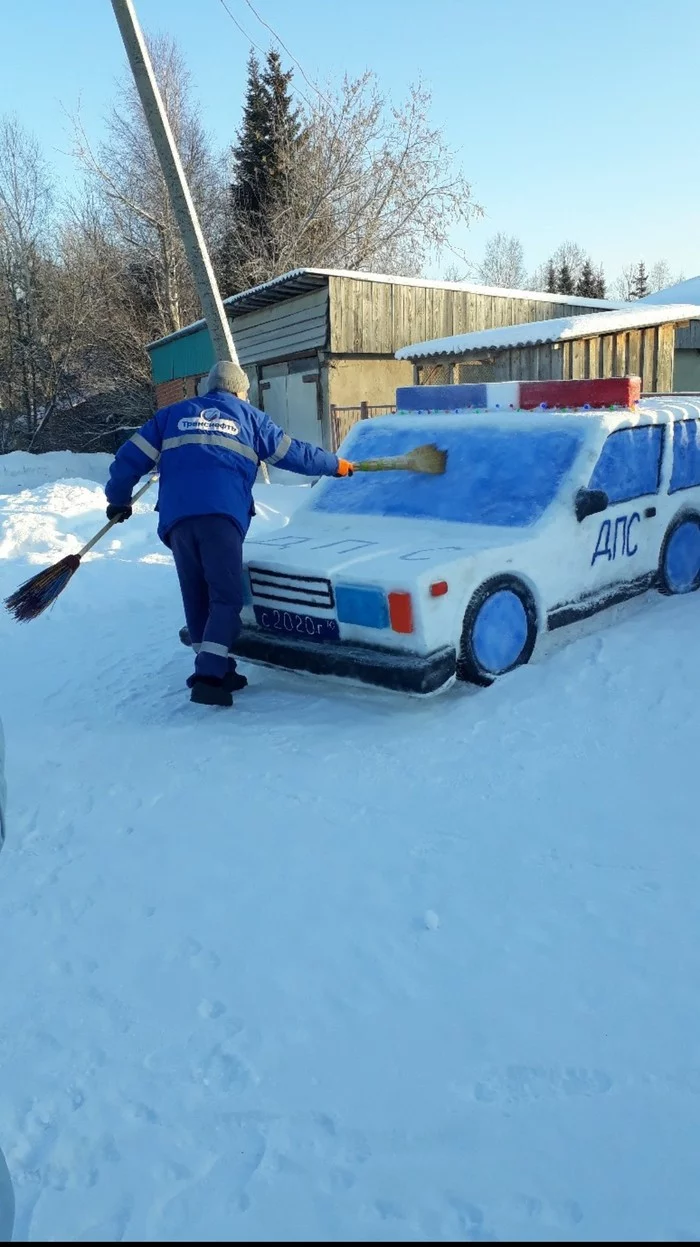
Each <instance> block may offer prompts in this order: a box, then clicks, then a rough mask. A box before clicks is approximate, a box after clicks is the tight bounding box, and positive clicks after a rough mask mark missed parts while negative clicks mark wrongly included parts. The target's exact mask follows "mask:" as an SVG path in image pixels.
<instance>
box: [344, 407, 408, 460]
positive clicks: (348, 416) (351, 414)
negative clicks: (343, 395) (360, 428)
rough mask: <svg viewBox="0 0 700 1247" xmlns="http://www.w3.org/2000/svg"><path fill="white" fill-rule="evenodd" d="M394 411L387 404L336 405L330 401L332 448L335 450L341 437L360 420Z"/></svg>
mask: <svg viewBox="0 0 700 1247" xmlns="http://www.w3.org/2000/svg"><path fill="white" fill-rule="evenodd" d="M395 411H396V408H395V407H392V406H390V405H389V404H385V405H383V406H382V405H376V404H374V405H373V404H372V403H360V405H359V407H337V406H336V404H335V403H331V436H332V439H333V450H337V449H338V447H339V446H340V443H341V442H342V441H343V438H345V437H347V435H348V433H349V432H350V430H351V428H353V426H354V425H356V424H357V423H358V422H359V421H360V420H371V418H372V417H373V416H391V415H393V414H394V412H395Z"/></svg>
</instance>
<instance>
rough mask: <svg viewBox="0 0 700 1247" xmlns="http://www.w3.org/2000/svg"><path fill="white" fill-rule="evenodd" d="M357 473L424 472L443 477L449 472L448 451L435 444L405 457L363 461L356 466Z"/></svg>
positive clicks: (417, 449) (419, 447) (412, 451)
mask: <svg viewBox="0 0 700 1247" xmlns="http://www.w3.org/2000/svg"><path fill="white" fill-rule="evenodd" d="M354 470H355V471H356V472H424V473H427V474H428V475H429V476H442V475H443V473H444V472H445V471H446V470H447V451H446V450H440V449H439V448H438V447H437V446H436V445H435V443H434V442H430V443H429V444H428V445H426V446H416V449H415V450H409V451H408V453H407V454H405V455H393V456H391V457H390V458H387V459H363V460H362V461H361V462H360V463H355V464H354Z"/></svg>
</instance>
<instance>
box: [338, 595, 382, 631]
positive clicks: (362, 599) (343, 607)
mask: <svg viewBox="0 0 700 1247" xmlns="http://www.w3.org/2000/svg"><path fill="white" fill-rule="evenodd" d="M335 604H336V609H337V612H338V621H339V623H348V624H359V626H360V627H362V628H388V627H389V604H388V602H387V600H386V594H385V593H384V592H383V590H382V589H377V588H375V587H374V586H372V585H336V586H335Z"/></svg>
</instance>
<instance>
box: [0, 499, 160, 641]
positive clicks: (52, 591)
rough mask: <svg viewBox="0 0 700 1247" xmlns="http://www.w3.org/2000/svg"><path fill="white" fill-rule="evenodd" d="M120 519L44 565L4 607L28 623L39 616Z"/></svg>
mask: <svg viewBox="0 0 700 1247" xmlns="http://www.w3.org/2000/svg"><path fill="white" fill-rule="evenodd" d="M155 479H156V478H155V476H152V477H150V479H149V480H147V481H146V484H145V485H143V486H142V487H141V489H139V491H138V493H136V494H134V497H133V500H132V501H133V502H138V500H139V498H142V497H143V495H144V494H145V492H146V490H147V489H150V487H151V485H152V484H153V482H154V480H155ZM118 523H119V520H109V522H108V523H107V524H105V525H104V526H103V527H102V528H101V529H100V531H99V533H95V536H94V537H91V539H90V541H88V542H87V544H86V545H84V546H83V548H82V550H79V551H78V553H77V554H67V555H66V556H65V558H63V559H61V560H60V561H59V562H58V563H54V565H53V567H45V568H44V570H43V571H42V572H38V573H37V575H36V576H32V578H31V580H27V581H25V583H24V584H23V585H20V587H19V589H16V590H15V592H14V593H13V594H11V596H10V597H9V598H7V599H6V601H5V606H6V607H7V609H8V611H9V612H10V614H11V615H14V617H15V619H16V620H17V621H18V622H19V623H28V622H29V620H30V619H36V618H37V617H38V616H39V615H41V614H43V612H44V611H45V610H48V608H49V606H53V604H54V602H55V601H56V598H57V597H58V596H59V594H61V593H63V590H64V589H65V587H66V585H67V584H68V582H69V580H71V579H72V577H73V576H74V575H75V573H76V572H77V570H78V568H79V567H80V560H81V559H83V558H84V557H85V555H86V554H87V553H88V551H89V550H92V548H93V546H96V545H97V543H98V541H101V540H102V538H103V537H104V536H105V534H106V533H108V532H109V530H110V528H114V525H115V524H118Z"/></svg>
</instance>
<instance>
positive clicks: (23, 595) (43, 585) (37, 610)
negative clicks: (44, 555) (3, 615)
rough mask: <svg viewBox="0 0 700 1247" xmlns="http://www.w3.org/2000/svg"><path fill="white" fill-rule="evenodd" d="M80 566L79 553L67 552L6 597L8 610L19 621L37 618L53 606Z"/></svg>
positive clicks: (25, 621)
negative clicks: (58, 560)
mask: <svg viewBox="0 0 700 1247" xmlns="http://www.w3.org/2000/svg"><path fill="white" fill-rule="evenodd" d="M79 567H80V557H79V555H77V554H67V555H66V557H65V558H63V559H61V560H60V562H58V563H54V565H53V567H45V568H44V570H43V571H41V572H38V573H37V575H36V576H32V577H31V579H30V580H25V582H24V584H23V585H20V587H19V589H16V590H15V592H14V593H12V594H11V595H10V597H9V598H6V600H5V606H6V608H7V610H8V611H9V612H10V614H11V615H14V617H15V619H16V620H17V622H18V623H29V621H30V620H31V619H36V618H37V617H38V616H39V615H41V614H42V613H43V612H44V611H45V610H48V608H49V606H53V603H54V602H55V601H56V598H57V597H58V596H59V594H61V593H63V590H64V589H65V587H66V585H67V584H68V581H69V580H70V579H71V576H73V575H74V574H75V572H77V570H78V568H79Z"/></svg>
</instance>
